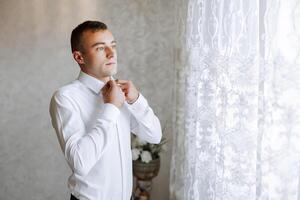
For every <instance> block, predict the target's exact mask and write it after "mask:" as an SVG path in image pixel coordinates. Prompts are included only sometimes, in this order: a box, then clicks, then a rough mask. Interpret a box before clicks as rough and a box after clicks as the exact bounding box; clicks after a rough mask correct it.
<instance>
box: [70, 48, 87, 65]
mask: <svg viewBox="0 0 300 200" xmlns="http://www.w3.org/2000/svg"><path fill="white" fill-rule="evenodd" d="M72 54H73V58H74V59H75V60H76V62H77V63H78V64H79V65H84V64H85V63H84V59H83V56H82V53H81V52H80V51H73V53H72Z"/></svg>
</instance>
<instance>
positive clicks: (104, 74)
mask: <svg viewBox="0 0 300 200" xmlns="http://www.w3.org/2000/svg"><path fill="white" fill-rule="evenodd" d="M81 44H82V51H81V55H82V58H83V62H84V64H83V65H82V69H83V71H84V72H86V73H88V74H91V75H93V76H95V77H97V78H99V79H102V80H107V79H108V78H109V76H112V75H115V74H116V73H117V49H116V41H115V40H114V37H113V35H112V33H111V32H110V31H109V30H99V31H95V32H92V31H85V32H84V33H83V36H82V41H81Z"/></svg>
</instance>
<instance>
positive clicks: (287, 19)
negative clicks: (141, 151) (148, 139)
mask: <svg viewBox="0 0 300 200" xmlns="http://www.w3.org/2000/svg"><path fill="white" fill-rule="evenodd" d="M176 5H177V16H176V25H177V38H176V41H175V45H176V59H175V68H176V81H175V85H176V88H175V90H176V93H175V94H176V98H175V103H174V111H175V113H174V118H173V124H174V127H173V134H174V135H173V138H174V140H173V152H172V153H173V154H172V162H171V178H170V199H173V200H175V199H176V200H192V199H195V200H220V199H222V200H267V199H268V200H271V199H272V200H273V199H274V200H277V199H278V200H290V199H295V200H296V199H297V200H300V176H299V174H300V2H299V1H297V0H272V1H271V0H256V1H252V0H251V1H250V0H248V1H245V0H177V3H176Z"/></svg>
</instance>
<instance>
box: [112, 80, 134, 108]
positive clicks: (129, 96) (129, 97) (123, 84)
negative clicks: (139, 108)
mask: <svg viewBox="0 0 300 200" xmlns="http://www.w3.org/2000/svg"><path fill="white" fill-rule="evenodd" d="M116 83H117V84H118V85H119V87H120V88H121V89H122V91H123V92H124V94H125V100H126V101H127V103H129V104H132V103H134V102H135V101H136V100H137V98H138V97H139V91H138V90H137V89H136V87H135V86H134V85H133V83H132V82H131V81H127V80H118V79H117V80H116Z"/></svg>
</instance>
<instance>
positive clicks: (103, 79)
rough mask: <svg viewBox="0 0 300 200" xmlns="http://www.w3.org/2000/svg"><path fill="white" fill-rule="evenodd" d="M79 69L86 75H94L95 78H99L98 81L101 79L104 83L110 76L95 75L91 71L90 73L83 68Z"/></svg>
mask: <svg viewBox="0 0 300 200" xmlns="http://www.w3.org/2000/svg"><path fill="white" fill-rule="evenodd" d="M81 71H83V72H84V73H86V74H88V75H90V76H92V77H94V78H96V79H98V80H100V81H102V82H104V83H107V82H108V81H109V80H110V76H100V77H99V76H97V75H95V74H93V73H90V72H88V71H86V70H85V69H83V68H81Z"/></svg>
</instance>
